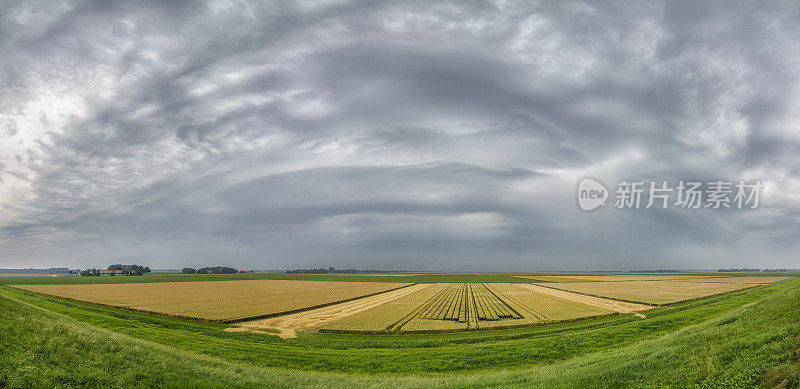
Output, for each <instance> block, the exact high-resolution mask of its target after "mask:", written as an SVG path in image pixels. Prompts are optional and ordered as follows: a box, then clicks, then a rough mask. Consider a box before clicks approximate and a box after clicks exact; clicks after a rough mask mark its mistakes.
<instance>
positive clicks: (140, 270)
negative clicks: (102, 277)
mask: <svg viewBox="0 0 800 389" xmlns="http://www.w3.org/2000/svg"><path fill="white" fill-rule="evenodd" d="M108 270H115V271H119V272H122V274H146V273H150V268H149V267H147V266H139V265H135V264H134V265H121V264H116V265H110V266H109V267H108Z"/></svg>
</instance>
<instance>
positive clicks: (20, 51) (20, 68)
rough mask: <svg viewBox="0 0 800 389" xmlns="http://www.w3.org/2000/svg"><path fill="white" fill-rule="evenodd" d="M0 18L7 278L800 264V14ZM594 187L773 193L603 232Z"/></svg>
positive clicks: (275, 9)
mask: <svg viewBox="0 0 800 389" xmlns="http://www.w3.org/2000/svg"><path fill="white" fill-rule="evenodd" d="M0 7H2V11H3V12H0V14H2V15H3V16H1V17H2V23H0V48H2V50H3V52H4V56H3V58H0V87H1V88H0V137H2V138H0V142H2V144H3V145H4V147H3V149H2V151H0V166H2V169H3V170H2V174H0V180H2V181H0V204H2V206H1V207H0V242H3V243H2V244H3V246H4V248H5V250H4V252H5V254H4V257H3V258H0V261H2V262H0V264H3V265H4V266H25V267H27V266H35V265H37V264H38V263H47V264H63V265H66V264H75V265H102V264H104V263H105V262H108V261H109V260H110V258H114V259H118V260H123V259H137V260H138V261H139V262H149V263H150V264H151V267H153V266H156V267H179V266H181V265H184V264H188V263H195V262H202V263H201V264H211V263H225V264H233V265H241V266H247V267H256V268H281V267H297V266H326V265H333V266H348V267H349V266H360V267H362V266H363V267H371V268H416V269H421V270H425V269H430V270H464V271H479V270H502V271H514V270H517V271H528V270H544V269H547V270H557V269H605V268H615V269H628V268H630V269H633V268H654V267H655V268H675V267H677V268H690V267H694V268H696V267H711V268H713V267H717V266H724V267H727V266H748V267H750V266H772V267H774V266H782V267H798V266H797V263H796V257H795V256H794V254H793V252H795V251H796V249H797V245H796V243H794V242H796V241H798V240H797V238H798V236H797V231H798V229H797V224H798V222H800V220H799V219H798V210H800V200H798V199H797V191H798V190H800V175H799V174H798V172H799V171H800V159H798V157H797V155H800V153H798V151H800V138H798V137H797V135H796V131H793V130H792V129H793V128H794V127H793V126H794V124H792V123H796V120H797V119H798V118H800V111H798V110H797V109H796V108H795V107H794V104H793V101H796V99H797V97H798V92H797V82H798V77H799V76H800V74H798V71H797V66H796V65H797V64H798V60H799V59H800V49H798V47H797V45H796V43H795V41H796V39H795V38H796V36H797V33H798V32H799V31H798V27H797V26H798V25H800V23H797V21H798V19H800V15H799V14H798V9H797V7H796V6H794V5H792V4H786V3H781V2H766V3H735V4H731V3H729V2H703V3H697V2H680V1H674V2H673V1H671V2H653V3H637V2H624V1H621V2H612V3H606V4H603V5H602V6H600V5H598V4H594V3H583V2H573V1H569V2H564V1H553V2H544V3H541V4H533V3H529V2H511V3H503V4H495V3H490V2H479V1H474V2H473V1H470V2H433V3H431V2H417V3H415V2H404V3H394V2H358V1H354V2H345V3H341V4H327V3H312V4H305V3H296V2H269V3H263V2H247V1H242V2H235V3H232V4H230V5H226V4H225V3H221V2H214V1H209V2H169V3H164V2H140V3H136V4H133V3H126V2H109V1H84V2H72V1H67V2H64V3H58V4H56V3H54V4H53V5H50V6H43V5H39V4H35V3H30V2H17V3H13V2H12V3H6V4H3V5H0ZM6 54H7V55H6ZM586 175H591V176H596V177H599V178H600V179H602V180H603V181H604V182H606V183H607V184H609V185H613V184H615V183H616V182H617V181H620V180H622V179H629V180H630V179H640V180H656V181H660V180H668V181H670V182H672V183H675V182H677V181H678V180H680V179H701V180H712V179H727V180H731V181H737V180H740V179H747V180H755V179H760V180H763V181H764V182H765V183H767V184H768V188H769V189H768V190H767V191H766V192H765V194H764V198H763V203H762V207H761V208H760V209H758V210H750V211H747V212H734V211H727V212H724V211H723V212H719V211H711V210H696V211H693V210H681V209H668V210H631V211H625V210H616V209H605V210H602V211H600V212H597V213H593V214H584V213H581V212H580V211H578V210H577V208H576V206H575V199H574V190H575V187H574V185H575V181H576V180H577V179H578V178H579V177H581V176H586ZM33 246H35V247H36V248H35V249H31V247H33ZM693 252H694V253H695V254H694V256H692V255H693V254H692V253H693ZM753 252H763V253H764V255H761V256H759V258H757V259H753V258H751V257H750V256H749V255H750V254H752V253H753ZM34 262H35V263H34ZM56 262H57V263H56Z"/></svg>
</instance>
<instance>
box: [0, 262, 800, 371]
mask: <svg viewBox="0 0 800 389" xmlns="http://www.w3.org/2000/svg"><path fill="white" fill-rule="evenodd" d="M452 276H455V277H458V275H452ZM794 276H795V275H794V274H790V275H786V274H776V275H775V276H767V277H764V276H759V277H754V276H752V275H747V274H739V275H735V276H730V275H724V276H720V275H718V274H714V273H705V274H693V275H687V276H685V277H687V278H691V280H692V281H684V280H685V279H686V278H681V279H680V281H678V280H676V279H675V278H674V277H672V276H659V275H648V276H645V277H644V278H647V280H643V279H640V277H641V276H638V275H637V276H635V277H636V278H635V280H631V278H633V277H634V276H632V275H624V274H622V275H574V274H573V275H564V276H561V275H550V276H544V275H539V276H537V275H526V276H516V277H518V278H520V279H527V278H524V277H531V278H535V279H533V280H530V281H535V282H522V283H519V282H515V283H509V282H503V281H507V280H506V279H505V277H509V278H510V277H511V276H509V275H479V274H472V275H462V276H461V277H462V278H463V280H464V282H454V281H455V279H454V278H453V277H450V276H445V275H438V274H427V275H425V274H422V275H420V274H417V275H391V276H389V275H386V276H381V275H373V276H369V278H367V279H369V280H370V281H355V280H356V279H361V276H351V277H343V276H338V275H328V276H319V277H321V278H325V277H327V279H328V280H316V281H308V280H285V279H281V278H286V277H285V276H283V275H280V274H274V273H273V274H271V273H256V274H251V275H242V277H243V278H245V279H242V280H231V279H230V278H231V277H230V276H215V275H206V276H192V277H190V278H189V279H185V276H182V275H145V276H141V277H116V278H113V277H98V278H97V279H100V280H102V279H105V280H109V281H111V280H112V279H113V280H114V282H113V283H93V284H86V283H85V282H86V280H81V278H80V277H75V278H69V277H36V278H35V279H38V280H39V282H38V283H35V282H34V281H33V280H34V277H31V278H29V279H28V282H26V283H25V284H23V285H20V284H15V281H18V280H20V279H23V278H20V277H17V276H14V277H2V278H0V283H2V285H4V286H0V306H2V311H1V312H2V314H0V321H2V325H3V328H6V329H7V331H6V334H7V337H6V338H5V339H7V340H6V342H5V343H4V347H3V348H2V349H0V356H2V357H3V361H4V364H3V366H2V368H1V369H2V370H0V371H2V374H3V375H0V378H2V379H3V381H2V382H4V384H5V385H7V386H9V387H21V386H47V385H50V384H53V385H56V383H59V385H60V384H66V385H69V384H70V383H75V384H78V383H80V384H89V385H92V386H94V385H98V386H106V385H111V386H116V385H122V386H127V385H129V384H131V383H132V382H133V381H132V380H136V382H137V386H139V385H142V386H150V385H156V386H158V385H159V384H158V382H162V381H160V380H161V379H163V377H171V378H170V379H171V380H174V381H172V382H174V383H175V386H194V385H197V384H199V383H200V382H202V379H201V378H200V377H198V376H197V373H198V372H201V371H202V372H203V373H202V374H203V375H204V376H205V378H206V379H207V378H209V377H213V380H214V382H218V383H220V385H225V386H242V387H246V386H250V385H254V384H255V383H258V384H257V385H264V384H267V383H269V384H267V385H268V386H312V387H313V386H321V387H332V386H350V385H357V386H363V385H369V386H386V387H406V386H410V387H418V386H426V387H448V386H485V385H489V386H495V385H500V386H503V385H514V386H518V385H521V386H547V387H560V386H570V387H572V386H582V384H581V383H584V384H586V385H587V386H595V387H596V386H605V387H608V386H617V385H621V384H622V383H630V382H632V380H635V381H636V382H637V383H638V384H637V385H636V386H650V385H655V386H660V385H670V386H672V385H678V386H684V385H690V384H691V385H694V384H698V385H701V386H707V387H720V386H731V387H742V386H750V385H766V386H778V387H796V386H797V384H798V381H797V377H798V376H797V372H798V370H797V369H798V366H799V365H800V361H798V350H800V349H798V346H799V345H800V337H798V334H800V322H798V321H797V320H796V318H797V314H796V312H798V310H800V278H794ZM181 277H184V279H183V280H182V281H180V282H176V280H178V279H181ZM442 277H444V278H442ZM537 277H539V278H537ZM545 277H553V278H545ZM253 278H260V279H253ZM482 278H483V280H482ZM546 279H549V280H550V281H549V282H542V281H543V280H546ZM565 279H573V280H574V282H558V281H564V280H565ZM334 280H335V281H334ZM403 280H414V281H418V282H407V283H406V282H402V281H403ZM587 280H588V281H589V282H585V281H587ZM125 281H129V282H125ZM142 281H152V282H142ZM389 281H395V282H389ZM419 281H426V282H419ZM476 281H484V282H476ZM497 281H500V282H497ZM98 282H99V281H98ZM689 282H691V283H692V284H691V285H695V286H698V288H691V287H689V286H688V285H687V284H688V283H689ZM632 283H633V284H632ZM712 286H716V287H712ZM600 296H602V297H600ZM620 296H622V297H620ZM623 297H625V298H624V300H626V301H622V300H623ZM201 300H202V301H207V302H208V303H207V304H202V303H199V302H198V301H201ZM627 300H637V301H640V302H631V301H627ZM32 327H35V328H38V330H37V331H36V332H30V331H27V330H26V328H32ZM9 339H13V341H11V342H9V341H8V340H9ZM54 339H59V340H58V341H57V342H54ZM123 355H124V357H122V356H123ZM121 358H122V359H121ZM78 360H82V361H86V363H81V364H76V363H74V362H73V361H78ZM145 360H147V361H149V362H148V366H149V367H148V371H149V372H150V374H148V375H146V376H141V375H139V374H137V373H136V372H135V371H136V370H135V369H131V370H130V371H128V370H125V369H123V370H119V367H120V366H122V367H125V366H131V367H133V366H134V365H136V364H138V363H142V362H143V361H145ZM691 360H695V361H703V364H697V363H692V362H690V361H691ZM721 363H724V364H726V365H730V364H734V365H735V366H736V369H733V370H732V369H722V370H719V369H715V370H713V371H711V372H710V371H709V370H708V368H707V364H712V365H714V364H721ZM112 366H116V367H117V369H118V370H117V371H118V372H120V371H121V372H123V373H112V372H111V371H112V370H113V369H112ZM233 366H237V367H235V368H234V367H233ZM23 367H25V368H23ZM106 369H108V370H106ZM556 372H560V373H556ZM675 372H677V373H679V374H674V373H675ZM342 374H346V375H342ZM155 375H157V376H158V377H161V378H159V380H157V381H150V380H155V379H156V378H154V377H155ZM139 380H141V381H139ZM198 380H200V381H198ZM567 383H568V384H567ZM590 383H591V384H590ZM648 383H649V384H648ZM639 384H640V385H639Z"/></svg>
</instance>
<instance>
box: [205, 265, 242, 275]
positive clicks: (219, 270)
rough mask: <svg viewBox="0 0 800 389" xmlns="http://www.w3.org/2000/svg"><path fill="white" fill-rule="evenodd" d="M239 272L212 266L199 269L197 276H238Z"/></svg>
mask: <svg viewBox="0 0 800 389" xmlns="http://www.w3.org/2000/svg"><path fill="white" fill-rule="evenodd" d="M237 273H239V271H238V270H236V269H234V268H232V267H225V266H212V267H204V268H200V269H197V274H237Z"/></svg>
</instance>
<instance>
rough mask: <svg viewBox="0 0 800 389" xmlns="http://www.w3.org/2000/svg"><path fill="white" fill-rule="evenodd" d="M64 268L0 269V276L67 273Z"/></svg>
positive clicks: (67, 270)
mask: <svg viewBox="0 0 800 389" xmlns="http://www.w3.org/2000/svg"><path fill="white" fill-rule="evenodd" d="M68 272H69V269H67V268H66V267H51V268H49V269H34V268H27V269H0V274H62V273H68Z"/></svg>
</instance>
